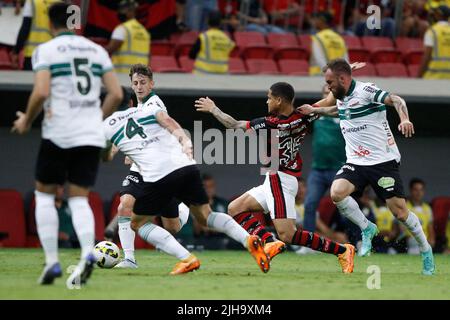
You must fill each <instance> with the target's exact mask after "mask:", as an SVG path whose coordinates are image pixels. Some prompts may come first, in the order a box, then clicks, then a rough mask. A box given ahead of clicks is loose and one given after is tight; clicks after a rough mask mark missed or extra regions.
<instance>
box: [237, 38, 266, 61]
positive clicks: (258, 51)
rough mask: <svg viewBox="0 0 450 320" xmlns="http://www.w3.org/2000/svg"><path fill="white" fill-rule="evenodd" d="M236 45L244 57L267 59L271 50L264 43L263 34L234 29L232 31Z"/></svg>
mask: <svg viewBox="0 0 450 320" xmlns="http://www.w3.org/2000/svg"><path fill="white" fill-rule="evenodd" d="M234 40H235V42H236V46H237V47H238V48H239V51H240V55H241V57H242V58H245V59H269V58H271V57H272V54H273V50H272V48H271V47H269V46H268V45H267V43H266V40H265V38H264V35H263V34H262V33H259V32H252V31H236V32H235V33H234Z"/></svg>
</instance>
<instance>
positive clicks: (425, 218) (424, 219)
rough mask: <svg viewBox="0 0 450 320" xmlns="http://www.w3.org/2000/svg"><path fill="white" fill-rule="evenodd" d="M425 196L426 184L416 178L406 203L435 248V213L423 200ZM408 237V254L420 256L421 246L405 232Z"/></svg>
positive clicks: (411, 183) (413, 180)
mask: <svg viewBox="0 0 450 320" xmlns="http://www.w3.org/2000/svg"><path fill="white" fill-rule="evenodd" d="M424 196H425V182H424V181H423V180H422V179H419V178H414V179H411V181H410V182H409V198H408V201H407V202H406V206H407V207H408V209H409V210H410V211H412V212H414V213H415V214H416V216H417V218H419V220H420V223H421V225H422V228H423V232H424V233H425V236H426V237H427V240H428V242H429V243H430V245H431V247H432V248H434V246H435V236H434V227H433V211H432V210H431V207H430V205H429V204H428V203H426V202H425V201H424V200H423V199H424ZM405 232H406V235H407V244H408V253H410V254H419V253H420V251H419V245H418V244H417V242H416V240H415V239H414V237H412V236H411V234H410V233H409V232H408V231H407V230H405Z"/></svg>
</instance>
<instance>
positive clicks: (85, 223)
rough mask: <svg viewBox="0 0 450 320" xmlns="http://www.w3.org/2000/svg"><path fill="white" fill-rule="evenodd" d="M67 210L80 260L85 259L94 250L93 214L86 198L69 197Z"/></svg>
mask: <svg viewBox="0 0 450 320" xmlns="http://www.w3.org/2000/svg"><path fill="white" fill-rule="evenodd" d="M68 202H69V208H70V211H71V212H72V224H73V228H74V229H75V232H76V233H77V237H78V240H79V241H80V246H81V259H85V258H86V257H87V256H88V255H89V254H90V253H92V250H93V249H94V242H95V222H94V214H93V212H92V209H91V207H90V206H89V202H88V198H87V197H70V198H69V201H68Z"/></svg>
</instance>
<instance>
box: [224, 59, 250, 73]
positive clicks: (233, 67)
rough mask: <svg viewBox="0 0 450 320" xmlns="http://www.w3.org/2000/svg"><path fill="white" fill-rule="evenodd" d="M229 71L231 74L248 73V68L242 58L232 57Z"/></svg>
mask: <svg viewBox="0 0 450 320" xmlns="http://www.w3.org/2000/svg"><path fill="white" fill-rule="evenodd" d="M228 72H229V73H230V74H246V73H247V68H246V67H245V64H244V61H243V60H242V59H241V58H230V61H229V63H228Z"/></svg>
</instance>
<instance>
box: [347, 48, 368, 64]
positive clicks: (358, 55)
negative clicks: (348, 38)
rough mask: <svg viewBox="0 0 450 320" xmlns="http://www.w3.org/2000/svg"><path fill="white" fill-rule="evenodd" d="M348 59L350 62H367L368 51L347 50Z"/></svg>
mask: <svg viewBox="0 0 450 320" xmlns="http://www.w3.org/2000/svg"><path fill="white" fill-rule="evenodd" d="M348 58H349V60H350V61H351V62H356V61H358V62H368V61H369V58H370V54H369V51H368V50H366V49H363V48H361V49H348Z"/></svg>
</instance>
